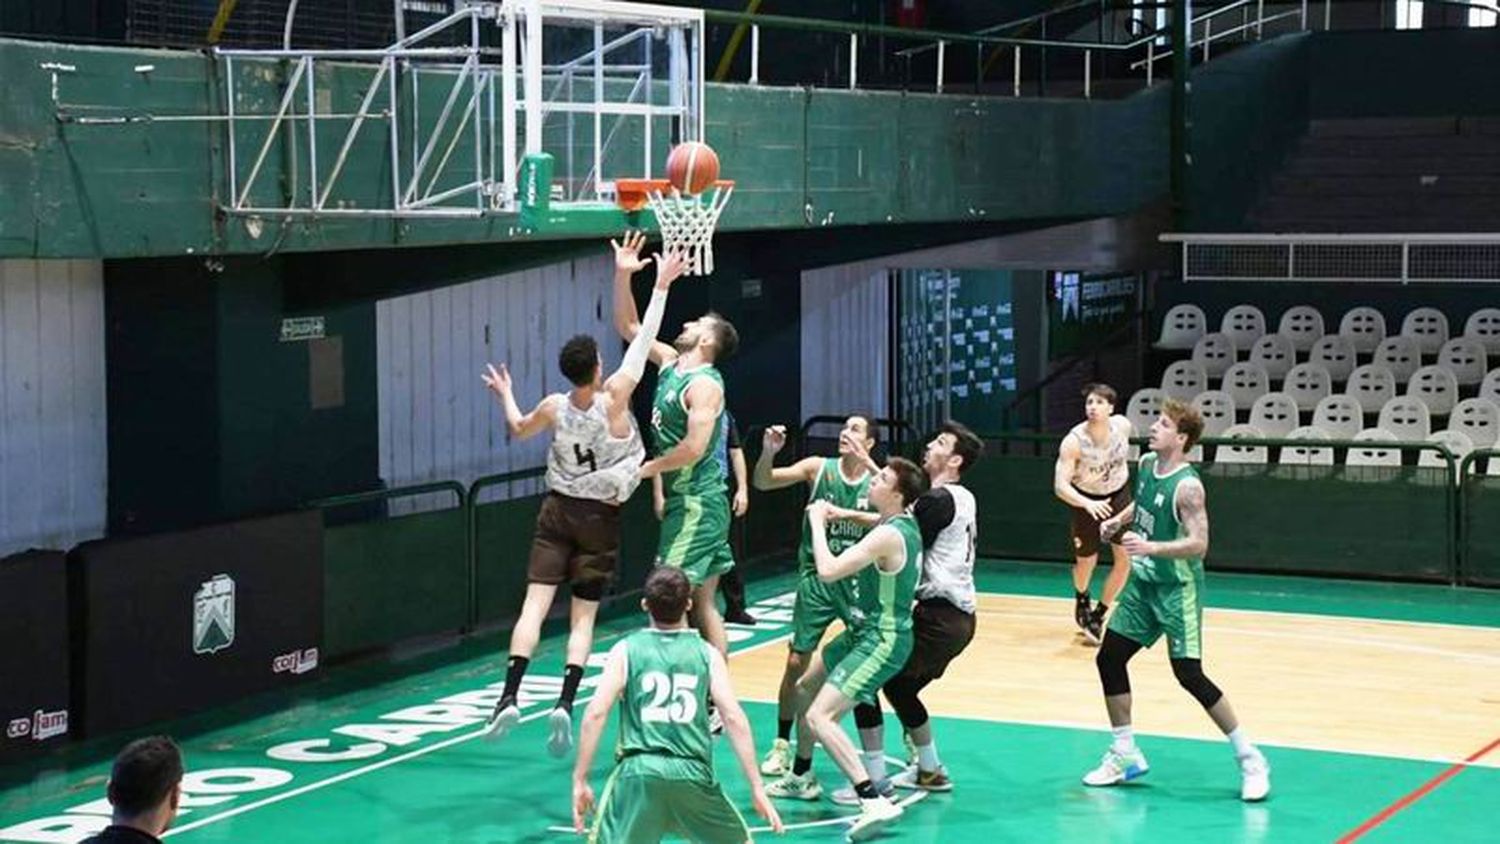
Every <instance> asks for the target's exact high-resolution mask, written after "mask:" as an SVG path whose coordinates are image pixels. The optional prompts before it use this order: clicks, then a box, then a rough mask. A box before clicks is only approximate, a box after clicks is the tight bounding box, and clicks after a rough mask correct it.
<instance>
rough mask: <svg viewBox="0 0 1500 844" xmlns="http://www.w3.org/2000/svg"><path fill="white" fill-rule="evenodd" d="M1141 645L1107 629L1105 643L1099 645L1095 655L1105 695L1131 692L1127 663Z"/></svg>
mask: <svg viewBox="0 0 1500 844" xmlns="http://www.w3.org/2000/svg"><path fill="white" fill-rule="evenodd" d="M1140 649H1141V646H1140V645H1139V644H1138V643H1136V642H1134V641H1132V640H1130V639H1127V638H1125V637H1124V636H1121V635H1120V634H1118V633H1116V632H1114V631H1113V630H1106V631H1105V633H1104V643H1103V644H1102V645H1100V646H1099V655H1098V656H1096V657H1094V665H1095V667H1097V668H1098V669H1099V682H1100V683H1101V684H1102V685H1103V686H1104V696H1105V697H1113V696H1115V695H1128V694H1130V674H1129V672H1127V671H1126V670H1125V665H1126V663H1128V662H1130V658H1131V657H1133V656H1135V653H1136V651H1138V650H1140Z"/></svg>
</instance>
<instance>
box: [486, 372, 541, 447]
mask: <svg viewBox="0 0 1500 844" xmlns="http://www.w3.org/2000/svg"><path fill="white" fill-rule="evenodd" d="M484 368H485V372H484V373H483V374H481V375H480V376H479V377H480V379H482V380H483V381H484V385H485V386H486V387H489V388H490V391H491V392H493V393H494V394H495V395H496V396H498V397H499V398H500V406H501V407H502V408H504V409H505V426H506V427H507V428H509V429H510V435H511V436H513V437H515V438H516V439H520V440H524V439H528V438H530V437H534V436H536V435H537V434H540V433H541V432H542V431H545V430H547V429H548V428H550V427H552V425H553V423H554V422H556V421H557V402H556V399H557V396H556V395H551V396H547V397H546V398H544V399H542V400H541V401H540V402H539V403H537V406H536V407H535V408H533V409H532V411H531V412H530V413H525V414H523V413H521V407H520V405H517V404H516V396H515V393H514V392H513V390H512V385H511V380H510V370H509V369H506V368H505V364H503V363H502V364H500V368H499V369H496V368H495V367H494V365H493V364H485V367H484Z"/></svg>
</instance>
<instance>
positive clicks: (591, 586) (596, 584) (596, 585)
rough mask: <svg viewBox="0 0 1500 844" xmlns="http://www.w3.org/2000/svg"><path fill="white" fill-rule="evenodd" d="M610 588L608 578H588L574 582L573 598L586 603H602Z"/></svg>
mask: <svg viewBox="0 0 1500 844" xmlns="http://www.w3.org/2000/svg"><path fill="white" fill-rule="evenodd" d="M608 586H609V578H607V577H588V578H580V579H578V580H575V581H573V597H575V598H579V599H581V600H584V601H602V600H603V599H604V590H605V588H606V587H608Z"/></svg>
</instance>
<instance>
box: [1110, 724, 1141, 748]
mask: <svg viewBox="0 0 1500 844" xmlns="http://www.w3.org/2000/svg"><path fill="white" fill-rule="evenodd" d="M1110 732H1112V733H1114V734H1115V741H1114V744H1111V745H1110V749H1111V750H1113V751H1114V752H1116V753H1133V752H1135V730H1133V729H1131V728H1130V725H1129V724H1126V725H1125V726H1123V727H1115V728H1113V729H1111V730H1110Z"/></svg>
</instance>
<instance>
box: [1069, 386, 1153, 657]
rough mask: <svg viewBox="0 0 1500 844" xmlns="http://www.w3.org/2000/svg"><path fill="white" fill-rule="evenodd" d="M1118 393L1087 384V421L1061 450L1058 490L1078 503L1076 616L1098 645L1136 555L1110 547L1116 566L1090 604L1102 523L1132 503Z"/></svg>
mask: <svg viewBox="0 0 1500 844" xmlns="http://www.w3.org/2000/svg"><path fill="white" fill-rule="evenodd" d="M1116 399H1117V396H1116V394H1115V391H1114V388H1113V387H1111V386H1109V385H1108V384H1089V385H1088V386H1086V387H1084V388H1083V411H1084V421H1083V422H1080V423H1079V424H1077V425H1075V426H1073V430H1071V431H1069V432H1068V435H1067V436H1066V437H1063V441H1062V445H1061V446H1059V447H1058V450H1057V464H1056V466H1055V468H1054V469H1053V472H1052V491H1053V492H1054V493H1055V494H1056V495H1057V497H1058V498H1060V499H1062V501H1063V503H1064V504H1067V505H1068V506H1070V507H1072V508H1073V559H1074V562H1073V598H1074V604H1073V620H1074V621H1075V622H1077V624H1078V626H1079V628H1080V629H1082V630H1083V635H1084V636H1085V637H1086V638H1087V639H1088V640H1089V641H1090V642H1092V643H1093V644H1095V645H1097V644H1099V642H1100V641H1101V640H1103V638H1104V615H1105V613H1107V612H1109V607H1110V605H1111V604H1113V603H1114V602H1115V599H1116V598H1118V597H1119V596H1120V590H1122V589H1124V588H1125V580H1126V579H1127V578H1128V577H1130V555H1129V554H1126V553H1125V549H1124V548H1121V547H1120V546H1119V545H1111V546H1110V554H1111V555H1112V556H1113V558H1114V567H1113V568H1111V569H1110V571H1109V579H1107V580H1105V581H1104V594H1103V596H1102V597H1101V599H1100V601H1099V603H1098V604H1095V605H1093V606H1092V607H1091V606H1090V605H1089V602H1090V598H1089V582H1090V581H1091V580H1092V579H1093V576H1094V566H1095V565H1096V564H1098V562H1099V523H1100V522H1103V521H1104V520H1105V519H1107V518H1109V517H1110V516H1111V515H1113V514H1115V513H1118V512H1120V511H1121V510H1124V509H1125V507H1126V506H1127V505H1129V504H1130V465H1129V458H1130V437H1131V436H1132V434H1134V429H1133V428H1132V427H1131V425H1130V420H1129V419H1126V418H1125V417H1124V416H1119V415H1116V414H1115V401H1116Z"/></svg>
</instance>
